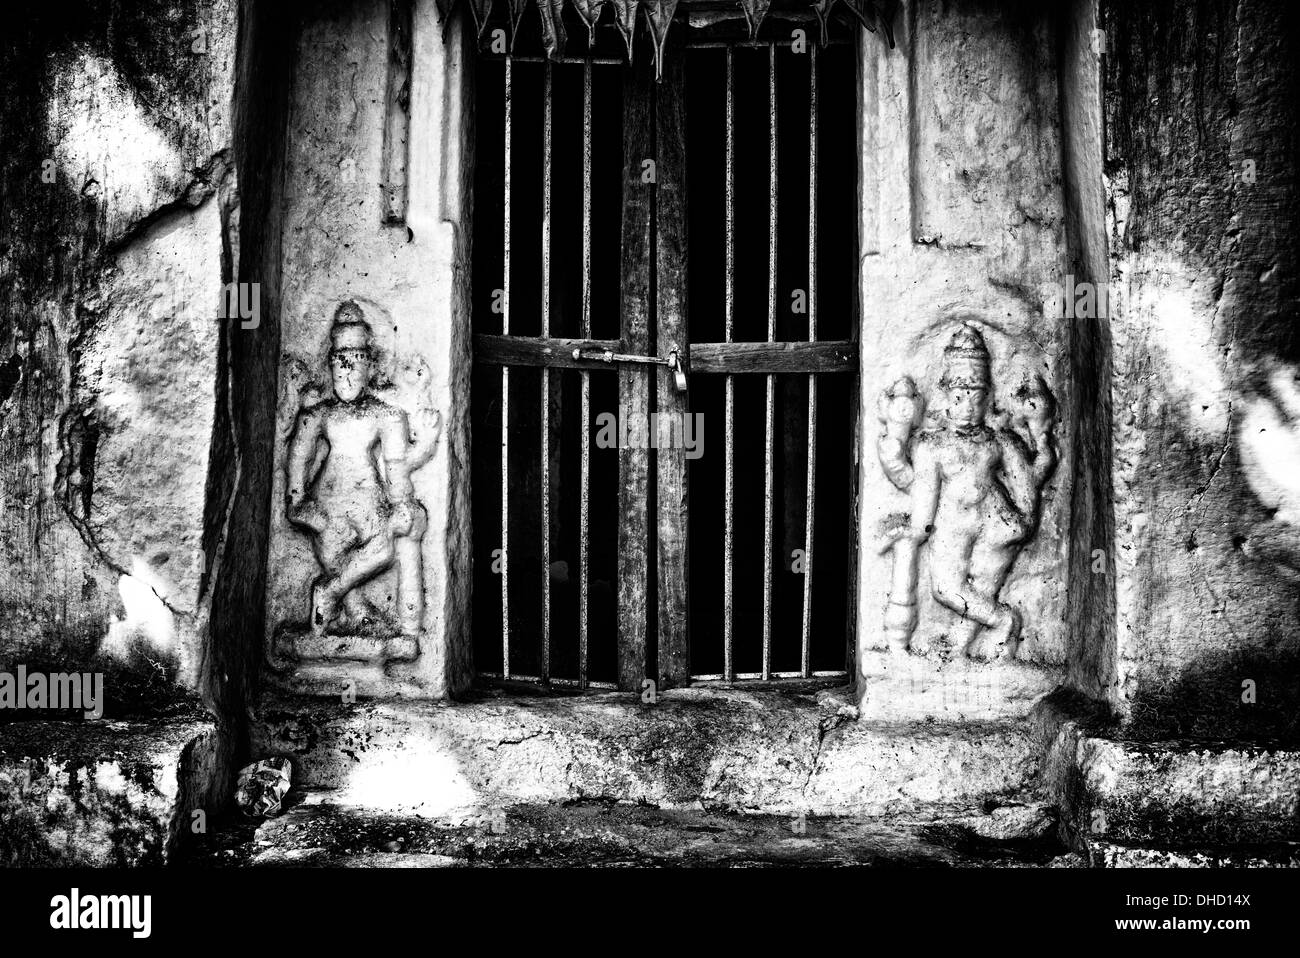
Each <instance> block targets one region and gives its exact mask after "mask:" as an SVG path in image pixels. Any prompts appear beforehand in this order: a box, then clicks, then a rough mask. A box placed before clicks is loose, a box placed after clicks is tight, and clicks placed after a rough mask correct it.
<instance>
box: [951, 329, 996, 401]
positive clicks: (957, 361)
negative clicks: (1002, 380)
mask: <svg viewBox="0 0 1300 958" xmlns="http://www.w3.org/2000/svg"><path fill="white" fill-rule="evenodd" d="M991 382H992V377H991V376H990V374H989V351H988V348H987V347H986V346H985V345H984V336H983V335H982V334H981V333H980V331H979V330H978V329H977V328H975V327H974V326H972V325H971V324H970V323H962V325H961V328H960V329H958V330H957V332H955V333H953V334H952V339H951V340H949V342H948V345H947V346H946V347H945V348H944V351H943V373H942V375H941V376H940V377H939V385H940V386H942V387H943V388H944V389H952V388H954V387H956V388H959V389H988V388H989V385H990V384H991Z"/></svg>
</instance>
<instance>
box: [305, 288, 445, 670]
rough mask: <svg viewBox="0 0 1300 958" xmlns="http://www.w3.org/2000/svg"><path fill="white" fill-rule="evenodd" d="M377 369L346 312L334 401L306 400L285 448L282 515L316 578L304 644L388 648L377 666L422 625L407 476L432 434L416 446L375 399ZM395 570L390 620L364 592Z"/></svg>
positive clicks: (411, 641) (403, 423)
mask: <svg viewBox="0 0 1300 958" xmlns="http://www.w3.org/2000/svg"><path fill="white" fill-rule="evenodd" d="M375 366H376V353H375V346H374V336H373V331H372V329H371V327H370V324H369V323H367V322H366V320H365V317H364V314H363V312H362V310H361V307H359V306H358V305H357V304H356V303H353V302H345V303H343V304H342V305H341V306H339V308H338V310H337V311H336V312H335V314H334V322H333V326H332V327H331V329H330V349H329V368H330V378H331V381H332V386H333V395H332V396H329V397H328V398H325V399H318V398H317V396H316V395H315V393H316V390H314V389H313V390H312V393H313V394H312V395H308V394H307V390H304V396H303V399H302V401H301V406H300V409H299V412H298V414H297V417H296V420H295V424H294V429H293V434H292V436H291V437H290V439H289V445H288V454H287V456H286V460H285V479H286V483H285V487H286V496H287V503H286V515H287V517H288V519H289V521H290V522H291V523H292V524H293V525H294V526H296V527H297V528H299V529H300V530H302V531H304V532H306V533H307V535H308V536H310V538H311V543H312V550H313V552H314V553H315V556H316V560H317V562H318V563H319V565H320V569H321V572H320V575H319V576H318V577H317V578H316V580H315V581H314V582H313V583H312V586H311V621H310V626H309V633H308V634H309V637H310V638H312V639H316V640H321V639H325V638H327V637H335V636H360V637H368V638H370V639H378V640H385V641H384V642H383V647H384V649H386V652H385V653H384V654H380V655H378V656H376V657H378V658H381V659H384V660H394V659H411V658H414V657H415V656H416V655H418V654H419V644H418V638H419V634H420V629H421V623H422V620H423V618H424V584H423V570H422V559H421V553H420V543H421V540H422V539H423V537H424V534H425V530H426V528H427V525H428V513H427V512H426V511H425V508H424V506H422V505H421V504H420V503H419V502H418V501H417V500H416V498H415V490H414V486H413V484H412V482H411V474H412V473H413V472H415V471H416V470H417V469H419V468H420V467H421V466H423V465H424V464H425V463H426V462H427V461H428V460H429V458H430V457H431V456H432V455H433V451H434V447H435V445H436V444H437V440H438V433H439V430H438V428H437V427H438V423H437V422H430V423H424V422H422V423H420V428H419V429H418V430H417V433H416V435H414V436H413V435H412V430H411V428H410V422H409V419H408V416H407V414H406V412H405V411H403V410H402V409H400V408H398V407H397V406H395V405H392V404H390V403H388V402H386V401H385V400H383V399H381V398H380V397H379V396H377V395H375V392H374V389H373V384H372V379H373V377H374V372H375ZM422 412H423V413H425V414H426V418H428V416H429V415H430V414H429V411H428V410H424V411H422ZM394 566H395V567H396V569H397V608H396V615H393V614H392V613H391V612H388V611H386V610H384V609H381V608H377V607H376V605H375V604H374V603H372V602H371V601H369V600H368V599H367V597H366V594H365V591H364V589H363V587H364V586H365V585H366V583H368V582H370V581H371V580H373V579H375V578H376V577H377V576H379V575H381V574H382V573H384V572H386V571H388V570H389V569H392V568H394ZM301 645H302V643H300V647H301ZM339 645H340V647H342V646H343V645H344V643H339Z"/></svg>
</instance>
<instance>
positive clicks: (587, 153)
mask: <svg viewBox="0 0 1300 958" xmlns="http://www.w3.org/2000/svg"><path fill="white" fill-rule="evenodd" d="M582 336H583V338H584V339H590V338H591V60H586V61H584V62H583V65H582ZM590 470H591V373H589V372H588V371H587V370H585V369H584V370H583V371H582V492H581V496H582V498H581V506H580V509H581V515H580V516H579V518H578V526H579V532H578V539H579V542H578V578H579V580H580V584H579V592H578V685H579V687H580V688H584V689H585V688H586V687H587V563H588V558H587V557H588V554H589V552H590V536H589V529H590V518H591V492H590V489H589V488H588V486H589V484H590V478H589V476H590Z"/></svg>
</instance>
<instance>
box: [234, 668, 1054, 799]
mask: <svg viewBox="0 0 1300 958" xmlns="http://www.w3.org/2000/svg"><path fill="white" fill-rule="evenodd" d="M854 716H855V712H854V711H853V709H852V706H851V705H850V704H849V703H848V702H847V700H846V698H845V696H844V695H843V693H842V692H840V691H839V690H836V691H835V692H830V691H822V692H818V693H812V692H809V693H792V692H781V691H758V690H736V689H729V690H724V689H673V690H670V691H667V692H664V693H661V694H660V695H659V696H658V700H657V702H655V703H654V704H648V703H645V702H642V701H641V698H640V696H638V695H635V694H629V693H608V694H596V695H584V696H576V697H560V696H552V697H546V696H523V695H509V694H506V693H500V692H498V693H485V694H481V695H478V696H476V697H475V698H473V699H471V700H469V701H462V702H456V703H447V704H442V703H430V702H413V701H396V702H393V701H390V702H374V701H365V702H360V703H356V704H344V703H342V702H339V701H334V700H330V699H321V698H309V697H300V696H286V695H275V696H271V697H268V698H266V699H265V700H264V701H263V702H262V703H261V706H260V708H259V709H258V711H257V714H256V716H255V721H254V727H253V730H252V744H253V750H254V757H255V758H264V757H271V756H283V757H287V758H289V759H291V760H292V762H293V765H294V783H295V784H296V785H299V786H302V787H306V788H329V789H335V790H337V792H338V794H339V800H340V801H341V802H343V803H345V804H351V805H356V806H361V807H369V808H375V809H388V810H392V811H406V812H416V813H420V814H425V815H438V814H442V813H444V812H447V811H449V810H452V809H455V808H459V807H466V806H473V805H494V804H495V805H501V804H514V803H551V802H564V801H570V800H575V799H602V800H611V801H623V802H643V803H646V804H650V805H655V806H659V807H690V806H692V805H694V804H696V803H702V804H703V805H705V806H707V807H710V808H727V809H731V810H735V811H742V812H765V813H770V814H792V813H797V812H804V813H808V814H813V815H859V816H881V815H891V814H901V813H909V812H914V811H917V810H921V809H924V808H927V807H932V806H933V807H942V806H950V805H959V804H979V803H981V802H984V801H986V800H989V799H995V798H998V797H1000V796H1008V795H1012V794H1019V793H1023V792H1026V791H1032V790H1033V789H1034V788H1035V787H1036V785H1037V782H1038V778H1039V767H1040V753H1039V751H1038V746H1037V745H1036V743H1035V740H1034V737H1033V735H1032V734H1031V728H1030V724H1029V723H1028V722H1025V721H1023V720H1022V721H1019V722H971V723H964V724H960V725H957V724H942V723H927V722H909V723H885V722H868V721H858V720H857V719H856V718H855V717H854Z"/></svg>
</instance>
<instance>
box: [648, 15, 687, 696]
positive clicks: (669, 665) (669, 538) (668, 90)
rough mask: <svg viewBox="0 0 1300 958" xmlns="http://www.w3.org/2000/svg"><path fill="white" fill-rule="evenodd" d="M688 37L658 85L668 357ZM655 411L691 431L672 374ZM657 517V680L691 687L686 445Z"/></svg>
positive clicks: (677, 283) (673, 328)
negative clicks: (686, 42) (688, 684)
mask: <svg viewBox="0 0 1300 958" xmlns="http://www.w3.org/2000/svg"><path fill="white" fill-rule="evenodd" d="M684 39H685V31H682V30H677V31H675V32H673V33H670V34H669V36H668V37H667V42H666V49H665V51H664V56H663V60H662V66H663V72H664V77H663V79H662V82H660V83H658V84H656V85H655V96H654V99H655V111H656V121H655V152H656V154H657V156H656V163H657V172H658V178H659V182H658V184H657V185H656V187H655V225H656V229H657V233H658V235H657V236H656V244H657V246H656V259H655V265H656V269H655V284H656V285H655V312H656V314H657V315H656V324H657V325H656V336H657V337H658V342H657V344H656V346H657V348H658V351H659V354H660V355H661V356H667V355H668V352H669V350H671V349H672V348H673V346H674V345H676V346H678V347H680V348H681V349H682V350H684V349H685V347H686V335H687V333H686V330H687V323H686V299H687V290H686V155H685V143H686V115H685V111H686V104H685V103H684V102H683V101H684V92H685V86H686V82H685V81H686V77H685V73H686V67H685V62H686V50H685V44H684V42H683V41H684ZM655 404H656V406H657V407H658V411H659V414H660V417H661V419H662V418H663V417H664V416H667V417H669V418H671V419H673V420H675V421H676V422H678V423H680V424H681V425H682V428H683V429H685V417H686V416H687V415H689V414H690V404H689V402H688V399H687V393H684V392H679V391H678V390H677V387H676V385H675V384H674V381H673V371H672V370H671V369H668V368H666V367H661V368H660V370H659V375H658V380H657V383H656V402H655ZM655 488H656V498H655V512H656V523H657V527H658V538H657V539H656V541H655V546H656V550H657V555H658V563H657V565H658V575H659V582H658V586H659V589H658V599H659V602H658V611H659V615H658V629H657V633H656V634H657V637H658V660H659V661H658V665H659V669H658V674H659V681H660V682H661V683H662V685H663V687H664V688H672V687H673V686H679V685H686V684H687V683H689V682H690V678H691V674H690V656H689V641H688V634H689V626H688V623H689V616H688V615H687V605H686V592H687V585H686V584H687V582H688V578H687V576H688V568H687V566H688V561H687V560H688V557H689V555H688V550H687V543H688V542H689V541H690V540H689V537H688V534H687V508H686V498H687V496H686V493H687V484H686V450H685V449H684V448H683V447H682V445H681V444H680V443H674V444H672V445H670V446H669V447H668V448H661V449H659V451H658V460H657V473H656V487H655Z"/></svg>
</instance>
